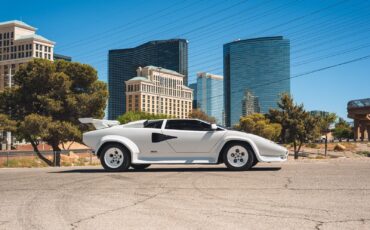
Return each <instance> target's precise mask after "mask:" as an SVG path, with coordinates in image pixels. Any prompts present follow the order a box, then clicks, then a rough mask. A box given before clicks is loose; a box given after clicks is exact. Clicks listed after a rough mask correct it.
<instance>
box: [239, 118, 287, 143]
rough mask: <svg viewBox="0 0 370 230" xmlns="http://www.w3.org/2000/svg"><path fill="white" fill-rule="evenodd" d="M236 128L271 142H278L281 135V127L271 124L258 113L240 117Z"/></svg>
mask: <svg viewBox="0 0 370 230" xmlns="http://www.w3.org/2000/svg"><path fill="white" fill-rule="evenodd" d="M236 128H237V129H239V130H242V131H244V132H248V133H253V134H255V135H258V136H262V137H265V138H267V139H270V140H273V141H278V139H279V137H280V134H281V125H280V124H277V123H271V122H270V120H269V119H267V118H266V117H265V116H264V115H263V114H260V113H255V114H251V115H248V116H245V117H241V118H240V120H239V124H238V125H237V127H236Z"/></svg>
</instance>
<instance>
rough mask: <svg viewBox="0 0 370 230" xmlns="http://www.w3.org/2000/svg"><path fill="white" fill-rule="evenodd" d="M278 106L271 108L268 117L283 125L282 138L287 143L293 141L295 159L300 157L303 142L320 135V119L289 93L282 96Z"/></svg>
mask: <svg viewBox="0 0 370 230" xmlns="http://www.w3.org/2000/svg"><path fill="white" fill-rule="evenodd" d="M278 107H279V109H270V111H269V114H267V117H268V118H269V119H270V120H271V122H274V123H279V124H280V125H281V127H282V130H281V139H282V140H283V142H285V143H287V142H289V143H293V146H294V159H298V153H299V151H300V149H301V147H302V144H303V143H304V142H306V141H310V140H314V139H315V138H316V137H317V136H318V128H317V127H318V126H317V124H318V120H317V118H316V117H314V116H312V115H311V114H310V113H308V112H306V111H305V110H304V107H303V105H302V104H301V105H297V104H295V103H294V101H293V98H292V97H291V96H290V95H289V94H283V95H282V96H281V98H280V101H279V102H278Z"/></svg>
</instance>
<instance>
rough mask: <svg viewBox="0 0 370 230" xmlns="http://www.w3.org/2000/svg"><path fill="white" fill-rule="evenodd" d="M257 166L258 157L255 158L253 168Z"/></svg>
mask: <svg viewBox="0 0 370 230" xmlns="http://www.w3.org/2000/svg"><path fill="white" fill-rule="evenodd" d="M257 164H258V160H257V157H256V156H254V161H253V164H252V167H254V166H256V165H257Z"/></svg>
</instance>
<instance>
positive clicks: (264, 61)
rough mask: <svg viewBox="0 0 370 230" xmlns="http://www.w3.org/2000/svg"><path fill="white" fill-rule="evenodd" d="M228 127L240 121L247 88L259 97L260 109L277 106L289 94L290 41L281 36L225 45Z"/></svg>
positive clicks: (266, 110) (225, 96) (265, 110)
mask: <svg viewBox="0 0 370 230" xmlns="http://www.w3.org/2000/svg"><path fill="white" fill-rule="evenodd" d="M223 52H224V101H225V102H224V104H225V121H226V124H225V125H226V126H232V125H234V124H236V123H238V121H239V119H240V116H241V115H242V112H243V111H242V109H243V108H242V106H241V105H242V100H243V97H244V93H245V90H246V89H248V90H250V91H251V93H252V94H253V95H254V96H256V97H258V100H259V105H260V112H261V113H267V112H268V110H269V109H270V108H276V107H277V105H276V103H277V101H278V100H279V97H280V95H281V94H282V93H290V41H289V40H287V39H284V38H283V37H281V36H278V37H263V38H254V39H246V40H238V41H234V42H231V43H227V44H225V45H224V51H223Z"/></svg>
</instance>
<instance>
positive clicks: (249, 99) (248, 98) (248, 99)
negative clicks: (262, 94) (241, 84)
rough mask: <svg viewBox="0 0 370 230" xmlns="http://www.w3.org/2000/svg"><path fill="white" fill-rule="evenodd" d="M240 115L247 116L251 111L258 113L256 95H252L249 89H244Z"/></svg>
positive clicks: (258, 104)
mask: <svg viewBox="0 0 370 230" xmlns="http://www.w3.org/2000/svg"><path fill="white" fill-rule="evenodd" d="M242 109H243V110H242V116H248V115H251V114H253V113H260V112H261V108H260V103H259V100H258V97H256V96H254V95H253V93H252V92H251V91H249V90H245V94H244V97H243V100H242Z"/></svg>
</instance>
